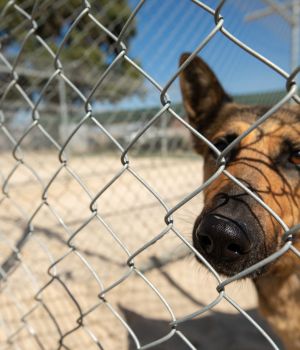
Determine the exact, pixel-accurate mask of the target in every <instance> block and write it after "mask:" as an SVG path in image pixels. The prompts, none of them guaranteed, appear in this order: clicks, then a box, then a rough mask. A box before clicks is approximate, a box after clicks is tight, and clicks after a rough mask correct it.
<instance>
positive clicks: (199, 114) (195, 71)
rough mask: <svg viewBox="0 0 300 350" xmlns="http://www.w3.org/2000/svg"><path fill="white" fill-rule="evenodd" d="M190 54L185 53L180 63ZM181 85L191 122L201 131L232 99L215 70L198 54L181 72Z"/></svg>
mask: <svg viewBox="0 0 300 350" xmlns="http://www.w3.org/2000/svg"><path fill="white" fill-rule="evenodd" d="M189 56H190V54H189V53H184V54H183V55H182V56H181V57H180V62H179V64H180V65H182V64H183V63H184V61H185V60H186V59H187V58H188V57H189ZM180 87H181V92H182V96H183V104H184V107H185V110H186V113H187V115H188V118H189V122H190V124H191V125H192V126H193V127H194V128H195V129H197V130H198V131H200V132H203V131H204V130H205V129H206V128H207V126H208V125H209V124H210V123H212V122H213V118H214V117H215V116H216V115H217V112H218V110H219V109H220V107H221V106H222V105H223V104H224V103H225V102H229V101H231V98H230V97H229V96H228V95H227V94H226V93H225V91H224V89H223V87H222V86H221V84H220V83H219V81H218V79H217V77H216V76H215V74H214V73H213V71H212V70H211V69H210V68H209V66H208V65H207V64H206V63H205V62H204V61H203V60H202V59H201V58H200V57H198V56H196V57H195V58H194V59H193V60H192V61H191V62H190V63H189V65H188V66H187V67H186V68H185V69H184V70H183V71H182V72H181V73H180Z"/></svg>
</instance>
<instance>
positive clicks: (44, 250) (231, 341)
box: [0, 0, 300, 349]
mask: <svg viewBox="0 0 300 350" xmlns="http://www.w3.org/2000/svg"><path fill="white" fill-rule="evenodd" d="M167 3H168V2H167V1H166V2H161V4H160V6H161V8H162V7H164V6H165V7H167V6H168V4H167ZM185 3H186V4H189V6H191V9H192V11H199V12H201V13H202V14H203V15H204V16H205V18H206V19H207V21H209V23H211V28H210V30H208V31H207V33H205V35H204V37H203V39H202V40H199V43H198V45H197V47H196V48H195V49H194V51H193V52H192V54H191V55H190V57H189V58H188V59H187V60H186V61H185V62H184V63H183V64H182V66H180V67H179V68H178V70H177V71H176V72H174V74H173V75H172V76H168V77H167V80H166V82H165V83H164V85H161V84H159V83H158V82H157V79H156V78H155V77H153V76H152V75H151V74H149V73H148V71H147V69H146V68H144V67H143V65H142V64H141V62H139V61H138V60H133V59H132V58H131V55H130V50H129V47H130V41H131V37H133V36H134V33H135V31H136V27H135V26H136V21H137V18H138V14H139V12H140V11H142V10H143V8H145V6H147V5H148V4H149V1H145V0H144V1H139V2H137V3H133V2H129V5H128V4H127V3H126V2H125V1H116V2H114V1H104V0H103V1H76V0H72V1H64V0H59V1H48V0H45V1H39V0H35V1H33V0H24V1H14V0H10V1H1V2H0V5H1V14H0V16H1V31H0V43H1V52H0V76H1V79H2V80H1V81H2V84H1V95H0V112H1V116H0V118H1V122H0V123H1V124H0V133H1V137H0V146H1V157H0V162H1V166H0V178H1V188H2V193H1V197H0V215H1V227H0V237H1V240H0V253H1V267H0V279H1V293H0V305H1V315H0V348H1V349H82V348H87V349H97V348H98V349H148V348H156V349H200V348H205V349H219V348H226V349H236V348H239V349H253V348H255V349H265V348H268V347H269V348H273V349H279V346H280V345H278V344H279V342H278V340H277V339H276V337H275V336H274V335H270V334H271V333H270V332H271V331H270V330H269V329H268V326H267V325H266V324H265V323H264V321H263V320H261V319H260V317H259V316H258V315H257V314H256V312H255V311H253V310H250V311H246V309H249V308H254V307H255V306H256V297H255V293H254V289H253V286H252V285H251V284H250V282H245V281H244V282H242V284H236V283H235V282H236V281H240V280H241V279H243V278H244V277H246V276H247V275H249V274H251V273H252V272H253V271H255V270H257V269H259V268H261V267H262V266H265V265H267V264H269V263H271V262H272V261H274V260H275V259H277V258H279V257H280V256H282V255H283V254H286V253H287V252H290V251H291V252H292V253H293V254H296V255H297V256H298V257H299V251H298V250H297V248H296V247H295V245H294V243H293V242H294V238H295V236H296V234H297V230H298V228H299V227H298V225H297V226H295V227H292V228H290V227H288V226H287V225H286V224H285V223H284V222H283V220H282V219H281V218H280V217H279V216H278V215H277V214H276V213H275V212H274V211H273V210H272V209H271V208H270V207H269V206H268V205H266V204H265V203H264V202H263V201H262V200H261V199H260V198H259V197H258V196H257V195H256V194H255V193H252V192H251V190H249V189H248V188H247V187H246V186H245V185H244V184H243V183H242V182H241V181H239V180H238V179H237V178H235V177H233V176H232V175H231V174H230V173H229V172H228V170H227V169H226V162H224V159H225V158H226V155H227V154H228V152H230V150H231V149H232V148H233V147H234V146H235V145H237V143H238V142H240V141H241V140H242V139H243V138H244V137H246V136H247V135H248V134H249V133H250V132H251V131H252V130H254V129H255V128H257V127H259V125H260V124H262V123H263V122H264V121H265V120H267V119H268V118H272V114H273V113H274V112H276V111H277V110H278V109H280V107H281V106H282V105H283V104H285V103H286V102H288V101H291V100H294V101H295V102H296V103H299V102H300V99H299V96H298V95H297V85H296V83H295V79H296V77H297V74H298V73H299V70H300V68H299V67H298V68H297V69H296V70H295V71H293V72H292V73H291V74H289V73H287V72H285V71H284V70H283V69H281V68H280V67H278V66H277V65H276V64H275V63H273V62H272V61H270V60H268V59H267V58H265V57H263V56H262V55H260V54H259V53H258V52H256V51H255V50H253V49H251V48H250V47H248V46H247V45H246V44H245V43H244V42H241V41H239V39H238V38H237V37H236V36H234V35H233V34H232V33H231V32H229V31H228V30H227V29H226V16H225V17H223V16H222V10H223V9H224V6H225V4H226V1H224V0H223V1H220V3H218V4H217V5H216V6H215V7H214V8H210V7H209V6H208V5H207V4H205V3H203V2H201V1H197V0H186V1H185ZM152 10H153V9H152ZM173 10H174V11H176V9H173ZM157 16H158V14H157ZM151 18H152V19H151ZM151 18H150V19H149V21H151V20H152V21H154V20H155V16H154V15H153V17H151ZM164 20H165V21H168V18H165V19H164ZM198 24H199V23H198ZM161 30H162V29H161ZM151 35H152V36H153V35H154V33H153V34H151ZM156 35H158V36H159V27H158V28H157V33H156ZM216 35H221V36H222V40H224V42H231V43H233V45H235V46H236V47H238V48H239V49H240V50H244V51H245V52H246V53H247V54H249V55H251V56H253V57H254V58H255V59H257V60H258V61H260V62H261V63H262V64H264V65H265V66H266V67H269V68H270V69H271V70H273V71H274V72H275V73H276V74H278V75H279V76H281V77H282V78H283V79H284V80H285V81H286V93H284V94H283V95H280V96H279V97H278V99H277V101H276V103H274V104H273V106H272V107H271V108H270V109H269V111H268V112H267V113H266V114H265V115H263V116H261V117H260V118H259V120H257V122H256V123H254V124H253V125H252V126H251V127H250V128H249V130H247V131H246V132H244V133H243V134H242V135H241V136H240V137H238V138H237V139H236V140H235V141H234V142H232V143H231V144H230V146H229V147H227V148H226V149H225V151H223V152H218V157H219V163H218V164H219V165H218V170H217V171H216V173H215V174H214V175H213V177H212V178H210V179H208V180H207V181H206V182H204V183H203V184H201V181H202V179H201V173H202V161H201V159H199V157H197V156H196V155H194V154H193V152H192V150H191V145H190V144H191V142H190V138H189V135H190V133H192V134H193V135H195V136H196V137H198V138H199V139H200V140H201V141H203V142H205V143H206V144H207V145H208V146H209V147H212V148H213V146H212V144H211V143H210V141H209V140H207V139H206V138H205V137H204V136H203V135H202V134H200V133H199V132H198V131H197V130H195V129H194V128H192V127H191V126H190V125H189V123H188V122H187V120H186V118H185V117H184V112H183V109H182V107H181V105H180V104H178V103H177V101H176V102H172V94H171V93H170V91H171V90H172V88H173V87H174V85H175V84H176V82H177V78H178V76H179V74H180V73H181V72H182V71H183V70H184V69H185V67H186V66H187V65H188V64H189V62H190V61H191V60H192V59H193V58H194V57H195V56H196V55H197V54H199V53H200V52H201V51H202V50H203V49H204V48H205V47H206V45H207V44H209V43H213V42H214V40H215V36H216ZM202 36H203V33H202ZM149 40H150V39H149ZM164 44H165V45H167V43H166V42H165V43H164ZM145 50H147V45H146V43H145ZM159 54H161V53H160V52H158V53H157V55H159ZM158 69H159V68H158ZM149 90H151V91H152V95H153V96H154V99H155V101H156V102H158V101H159V102H160V106H159V107H153V108H150V107H149V108H148V107H147V108H143V107H141V108H138V109H132V108H128V107H126V108H125V107H124V108H119V109H118V110H117V111H116V109H115V108H114V104H115V103H117V102H118V101H120V100H121V99H122V98H123V97H124V96H125V97H126V96H127V97H128V96H132V95H138V96H140V97H141V99H142V98H143V96H144V95H145V94H146V93H147V92H148V91H149ZM169 95H170V96H169ZM100 100H101V101H104V102H103V103H106V104H107V108H106V110H101V108H100V103H99V101H100ZM221 174H225V175H226V176H227V177H228V178H230V179H231V180H232V181H233V182H235V183H236V184H237V185H238V186H240V187H241V188H242V189H243V190H244V191H245V192H247V193H249V195H251V196H252V197H253V198H255V200H257V201H258V202H259V203H260V205H262V206H263V207H264V208H265V209H266V210H267V211H268V212H269V213H270V214H271V215H272V216H273V217H274V219H275V220H276V221H277V222H279V223H280V224H281V226H282V228H283V229H284V231H285V234H284V237H283V241H284V243H283V245H282V248H281V249H280V250H278V251H277V252H276V253H274V254H272V255H271V256H269V257H268V258H266V259H264V260H262V261H260V262H259V263H257V264H255V265H253V266H251V267H250V268H247V269H245V270H244V271H242V272H241V273H239V274H237V275H235V276H234V277H230V278H222V277H221V276H220V275H219V274H218V273H217V272H216V271H215V270H214V269H213V268H212V267H211V266H210V265H209V264H208V263H207V262H206V261H205V259H203V257H202V256H201V255H200V254H199V252H198V251H197V250H196V249H195V248H194V247H193V246H192V244H191V233H190V232H191V231H192V225H193V221H194V219H195V217H196V215H197V214H198V213H199V212H200V209H201V207H202V200H201V198H200V195H201V193H202V191H203V190H204V189H205V188H206V187H207V186H209V185H210V184H211V183H212V182H213V181H214V180H215V179H217V178H218V176H220V175H221ZM195 208H196V209H195ZM187 213H188V214H187ZM195 255H196V256H197V257H198V258H199V259H201V260H202V261H203V263H204V265H206V268H207V269H208V271H209V272H208V273H205V274H204V276H201V275H200V274H199V271H198V270H199V266H198V264H197V263H196V262H195V261H194V256H195Z"/></svg>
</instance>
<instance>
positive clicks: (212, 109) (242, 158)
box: [180, 54, 300, 350]
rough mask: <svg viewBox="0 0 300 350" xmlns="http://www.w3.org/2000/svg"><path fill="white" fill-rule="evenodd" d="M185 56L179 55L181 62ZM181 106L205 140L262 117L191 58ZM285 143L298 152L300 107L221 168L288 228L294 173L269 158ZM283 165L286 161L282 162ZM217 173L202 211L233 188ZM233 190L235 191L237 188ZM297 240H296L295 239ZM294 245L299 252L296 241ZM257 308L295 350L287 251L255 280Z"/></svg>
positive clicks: (275, 119)
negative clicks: (232, 96)
mask: <svg viewBox="0 0 300 350" xmlns="http://www.w3.org/2000/svg"><path fill="white" fill-rule="evenodd" d="M187 57H188V54H184V55H183V56H182V57H181V63H182V62H183V61H185V60H186V58H187ZM180 84H181V90H182V94H183V101H184V106H185V109H186V111H187V115H188V117H189V121H190V123H191V125H193V126H194V127H195V128H196V129H197V130H199V131H200V132H202V133H203V134H204V135H205V136H206V137H207V138H208V139H209V140H210V141H212V142H214V141H215V140H218V139H220V138H221V137H222V136H223V135H226V134H227V135H228V134H230V133H232V134H236V135H240V134H241V133H242V132H244V131H245V130H247V129H248V128H249V126H250V125H251V124H253V123H254V122H255V120H256V119H257V118H258V117H259V116H261V115H262V114H263V111H264V109H263V108H260V107H249V106H243V105H239V104H236V103H233V102H230V101H229V98H228V96H227V95H226V93H225V92H224V90H223V88H222V87H221V85H220V84H219V82H218V80H217V78H216V77H215V76H214V74H213V73H212V71H211V70H210V68H209V67H208V66H207V65H206V64H205V63H204V62H203V61H202V60H201V59H200V58H198V57H197V58H195V59H194V60H193V61H192V62H191V64H190V65H189V66H188V67H187V69H186V70H185V71H183V73H182V74H181V77H180ZM286 140H289V142H293V143H295V144H297V145H298V148H299V149H300V106H293V107H289V106H284V108H281V109H280V110H279V111H277V112H276V113H275V114H274V115H273V116H272V117H271V118H270V119H268V120H267V121H266V122H265V123H263V124H262V125H261V126H260V127H259V128H258V129H256V130H254V131H253V132H252V133H251V134H249V135H248V136H247V137H245V138H244V139H243V140H242V141H241V143H240V145H239V149H238V153H237V156H236V157H235V159H234V160H233V161H232V162H229V164H228V166H227V170H228V171H229V172H230V173H231V174H232V175H234V176H235V177H236V178H238V179H239V180H242V181H245V182H246V183H247V184H250V185H251V187H253V188H254V189H255V191H256V192H257V193H258V194H259V196H260V197H261V198H262V199H263V201H264V202H265V203H266V204H267V205H268V206H269V207H270V208H271V209H272V210H274V212H275V213H277V214H278V215H280V217H281V218H282V219H283V221H284V222H285V223H286V224H287V225H288V226H289V227H292V226H293V225H295V224H297V223H300V169H298V170H294V169H293V168H291V170H290V169H288V170H286V169H285V168H284V167H282V166H281V163H280V165H278V166H277V164H276V162H275V160H274V159H277V158H276V157H279V155H280V154H281V153H282V150H281V148H282V147H283V145H284V144H285V142H286ZM194 145H195V149H196V150H197V152H198V153H200V154H202V155H203V157H204V160H205V162H204V174H205V179H208V178H209V177H210V176H211V175H212V174H213V173H214V172H215V171H216V169H217V167H216V163H215V161H213V160H212V156H211V154H210V152H209V148H208V147H207V146H206V145H205V144H204V143H203V142H201V141H200V140H199V139H198V138H196V137H194ZM287 161H288V160H287ZM234 186H237V185H234V184H232V182H231V181H230V180H229V179H228V178H227V177H226V176H225V175H224V174H222V175H221V176H220V177H219V178H218V179H216V180H215V181H214V182H213V184H212V185H211V186H209V187H208V188H207V189H206V190H205V192H204V197H205V200H204V203H205V207H208V208H209V207H210V206H212V201H213V198H215V196H216V194H217V193H219V192H224V191H226V190H228V188H229V187H230V188H233V187H234ZM235 190H236V191H241V190H240V189H239V188H236V189H235ZM252 210H253V212H254V213H255V216H256V217H257V218H258V219H259V222H260V224H261V226H262V228H263V232H264V240H265V243H264V244H265V247H266V251H267V252H268V254H267V255H270V254H272V253H273V252H275V251H276V250H278V249H280V247H281V246H282V245H283V242H282V240H281V237H282V233H283V229H282V227H281V225H280V224H279V223H278V222H277V221H276V220H275V219H274V218H273V217H272V216H271V215H270V214H269V213H268V212H267V211H266V210H265V209H264V208H262V206H261V205H259V204H258V203H256V202H255V203H254V204H253V205H252ZM298 237H299V236H298ZM294 245H295V246H296V247H297V248H298V249H300V239H296V240H295V242H294ZM254 282H255V285H256V287H257V291H258V296H259V309H260V311H261V313H262V314H263V315H264V316H265V317H266V319H267V320H268V321H269V323H270V324H271V325H272V327H273V328H274V330H275V331H276V332H277V333H278V335H279V336H280V337H281V339H282V340H283V342H284V344H285V346H286V349H288V350H296V349H300V259H299V257H297V256H296V255H295V254H294V253H292V252H288V253H286V254H284V255H283V256H282V257H280V258H279V259H278V260H277V261H276V262H273V263H271V264H270V265H269V266H268V268H267V270H266V271H264V273H262V274H261V275H260V276H258V277H255V279H254Z"/></svg>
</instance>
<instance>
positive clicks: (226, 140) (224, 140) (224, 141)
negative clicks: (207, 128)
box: [210, 134, 237, 162]
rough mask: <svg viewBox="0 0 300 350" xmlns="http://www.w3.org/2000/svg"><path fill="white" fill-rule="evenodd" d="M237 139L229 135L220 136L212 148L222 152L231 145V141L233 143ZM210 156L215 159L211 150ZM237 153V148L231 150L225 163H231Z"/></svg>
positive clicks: (235, 136)
mask: <svg viewBox="0 0 300 350" xmlns="http://www.w3.org/2000/svg"><path fill="white" fill-rule="evenodd" d="M236 138H237V135H236V134H229V135H226V136H222V137H220V138H218V139H217V140H215V141H214V142H213V144H214V146H215V147H216V148H217V149H218V150H219V151H220V152H222V151H224V149H225V148H226V147H227V146H228V145H230V144H231V142H232V141H234V140H235V139H236ZM210 153H211V155H212V156H213V157H214V158H217V156H216V154H215V152H213V151H212V150H211V151H210ZM236 153H237V148H234V149H232V150H231V151H230V152H229V153H228V154H227V156H226V161H227V162H229V161H231V160H232V159H233V158H234V157H235V155H236Z"/></svg>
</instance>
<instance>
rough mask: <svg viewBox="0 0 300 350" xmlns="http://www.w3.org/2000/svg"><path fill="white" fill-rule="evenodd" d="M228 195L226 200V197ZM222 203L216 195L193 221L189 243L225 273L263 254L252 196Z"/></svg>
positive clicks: (261, 235) (262, 240) (231, 273)
mask: <svg viewBox="0 0 300 350" xmlns="http://www.w3.org/2000/svg"><path fill="white" fill-rule="evenodd" d="M228 198H229V199H228ZM228 198H227V200H226V201H223V202H222V200H221V199H222V198H221V196H217V197H216V198H215V200H214V201H213V203H211V206H210V207H209V208H210V209H209V208H208V207H206V208H205V209H204V211H203V212H202V213H201V214H200V215H199V217H198V219H197V220H196V222H195V225H194V230H193V244H194V247H195V248H196V249H197V250H198V251H199V253H200V254H202V256H203V257H204V258H205V259H206V260H207V261H208V262H209V263H210V264H211V265H212V266H213V267H214V268H215V269H216V270H217V271H218V272H219V273H222V274H225V275H228V276H231V275H233V274H235V273H238V272H240V271H242V270H243V269H245V268H247V267H249V266H251V265H253V264H255V263H256V262H257V261H259V260H262V259H263V258H264V257H265V256H266V250H265V245H264V233H263V231H262V226H261V224H260V222H259V220H258V218H257V216H256V215H255V213H254V211H253V210H252V208H253V207H252V205H253V199H251V198H250V197H249V196H244V199H243V200H241V197H239V200H235V199H234V198H232V197H231V198H230V197H228Z"/></svg>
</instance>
